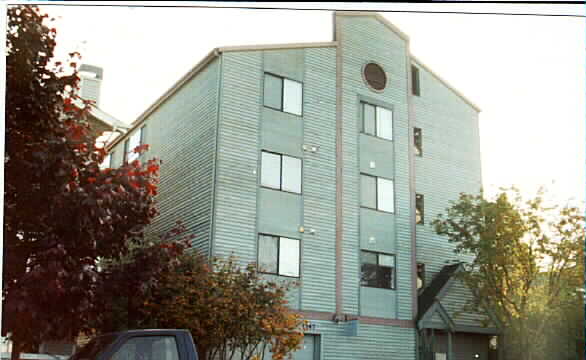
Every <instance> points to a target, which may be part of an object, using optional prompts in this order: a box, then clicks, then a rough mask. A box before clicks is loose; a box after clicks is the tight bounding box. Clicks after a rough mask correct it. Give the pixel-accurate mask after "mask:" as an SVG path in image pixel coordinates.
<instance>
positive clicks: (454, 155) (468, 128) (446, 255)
mask: <svg viewBox="0 0 586 360" xmlns="http://www.w3.org/2000/svg"><path fill="white" fill-rule="evenodd" d="M415 66H417V68H418V69H419V77H420V89H421V90H420V91H421V95H420V96H413V97H412V114H413V118H414V119H413V120H414V126H415V127H418V128H421V129H422V132H423V155H422V156H421V157H418V156H415V159H414V162H415V190H416V193H419V194H423V195H424V208H425V211H424V213H425V219H424V224H421V225H417V226H416V236H417V261H418V262H422V263H424V264H425V270H426V279H425V283H426V284H430V283H431V280H432V278H433V276H434V275H435V274H436V273H437V272H439V270H440V269H441V268H442V267H443V266H444V265H446V262H447V261H451V260H464V261H468V260H471V257H470V256H462V255H460V256H457V255H456V254H454V252H453V249H454V248H455V245H454V244H450V243H449V242H448V241H447V239H446V238H444V237H440V236H438V235H437V234H435V231H434V230H433V227H432V226H431V221H432V220H433V219H434V218H436V217H437V215H438V214H440V213H443V214H445V212H446V211H445V210H446V208H448V207H449V206H450V201H452V200H457V199H458V197H459V194H460V193H461V192H464V193H469V194H473V193H478V192H479V190H480V187H481V186H482V181H481V168H480V139H479V131H478V113H477V111H476V110H474V109H473V108H472V107H471V106H470V105H468V104H467V103H466V102H464V100H462V98H460V97H459V96H458V95H456V94H455V93H454V92H453V91H452V90H451V89H449V88H448V87H446V86H445V85H444V84H443V83H442V82H440V81H439V80H438V79H437V78H436V77H435V76H434V75H433V74H431V73H430V72H428V71H427V70H426V69H425V68H423V67H421V66H419V65H418V64H415Z"/></svg>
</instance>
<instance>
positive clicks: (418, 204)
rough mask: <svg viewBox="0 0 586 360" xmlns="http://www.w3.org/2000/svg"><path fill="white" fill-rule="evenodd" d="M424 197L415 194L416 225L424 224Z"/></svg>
mask: <svg viewBox="0 0 586 360" xmlns="http://www.w3.org/2000/svg"><path fill="white" fill-rule="evenodd" d="M423 216H424V215H423V195H421V194H415V223H416V224H423Z"/></svg>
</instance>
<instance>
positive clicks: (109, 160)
mask: <svg viewBox="0 0 586 360" xmlns="http://www.w3.org/2000/svg"><path fill="white" fill-rule="evenodd" d="M113 156H114V153H113V152H111V153H109V154H108V155H106V157H105V158H104V161H102V163H101V164H100V170H104V169H107V168H111V167H112V157H113Z"/></svg>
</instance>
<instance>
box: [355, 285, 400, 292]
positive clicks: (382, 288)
mask: <svg viewBox="0 0 586 360" xmlns="http://www.w3.org/2000/svg"><path fill="white" fill-rule="evenodd" d="M360 287H365V288H369V289H381V290H392V291H396V290H397V288H396V287H394V288H385V287H377V286H368V285H362V284H360Z"/></svg>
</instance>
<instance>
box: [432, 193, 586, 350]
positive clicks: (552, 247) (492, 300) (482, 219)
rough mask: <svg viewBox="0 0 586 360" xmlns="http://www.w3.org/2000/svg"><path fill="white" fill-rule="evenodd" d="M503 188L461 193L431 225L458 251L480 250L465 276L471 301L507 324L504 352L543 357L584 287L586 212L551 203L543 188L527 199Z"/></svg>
mask: <svg viewBox="0 0 586 360" xmlns="http://www.w3.org/2000/svg"><path fill="white" fill-rule="evenodd" d="M501 190H502V191H501V193H500V194H498V195H497V196H496V198H495V199H494V200H487V199H485V198H484V196H483V194H479V195H468V194H461V195H460V198H459V199H458V201H455V202H453V203H452V204H451V205H452V206H451V207H450V208H449V209H447V212H446V214H442V215H439V216H438V218H437V219H435V220H434V221H433V225H434V226H435V230H436V232H437V233H438V234H439V235H443V236H446V237H447V238H448V240H449V241H450V242H453V243H455V244H456V248H455V252H456V253H465V254H471V255H473V256H474V260H473V262H472V263H471V264H468V266H467V271H465V272H463V273H462V275H461V276H462V279H463V280H464V282H465V283H466V284H467V285H468V286H469V287H470V289H471V290H472V292H473V294H474V300H473V303H472V304H471V305H472V307H475V308H480V309H488V310H490V311H492V312H493V313H494V314H495V315H496V317H497V318H498V320H499V322H500V323H501V324H503V325H504V327H505V329H504V331H505V344H504V346H505V352H506V358H507V359H523V360H537V359H542V358H544V354H551V353H552V351H553V352H555V351H557V350H558V349H552V348H548V347H547V344H549V345H553V344H554V339H553V338H554V336H553V334H552V333H551V331H549V330H551V328H550V325H551V321H552V319H556V318H560V319H561V317H562V316H563V314H564V311H567V310H568V309H574V308H573V306H575V302H573V303H572V302H569V301H568V299H569V298H570V297H571V296H574V295H572V294H575V292H576V289H577V288H579V287H583V281H584V280H583V274H584V253H583V251H582V249H583V246H584V234H585V231H584V215H583V211H582V210H581V209H579V208H578V207H576V206H571V205H566V206H545V204H544V194H543V192H542V191H540V192H539V193H538V194H537V196H536V197H535V198H532V199H529V200H524V199H523V198H522V197H521V195H520V192H519V190H518V189H515V188H511V189H501ZM578 313H582V314H583V312H581V311H580V312H578V311H576V312H574V314H575V315H578ZM580 321H583V315H581V317H580ZM565 325H566V326H567V325H568V323H565ZM560 331H566V329H564V330H560ZM582 331H583V330H582ZM564 333H565V334H567V332H564ZM545 334H547V336H549V338H547V339H545V341H541V340H540V341H536V339H542V338H543V336H544V335H545ZM553 358H558V356H554V357H553Z"/></svg>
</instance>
